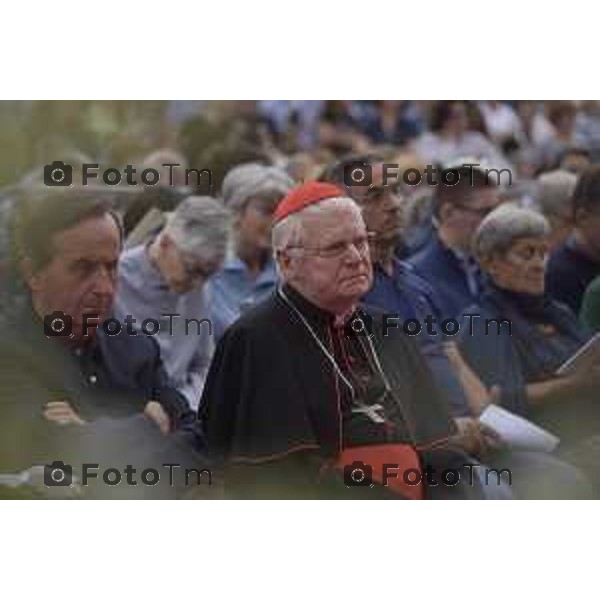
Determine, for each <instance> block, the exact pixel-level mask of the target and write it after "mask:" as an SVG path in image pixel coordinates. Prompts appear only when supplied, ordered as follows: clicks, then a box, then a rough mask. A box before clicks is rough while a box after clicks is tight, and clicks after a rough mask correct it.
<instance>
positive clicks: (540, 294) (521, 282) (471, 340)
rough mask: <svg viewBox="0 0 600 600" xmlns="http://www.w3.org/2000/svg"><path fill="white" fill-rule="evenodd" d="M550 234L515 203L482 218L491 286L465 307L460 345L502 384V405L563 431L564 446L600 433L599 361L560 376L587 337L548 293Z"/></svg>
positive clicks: (482, 254) (483, 260) (481, 257)
mask: <svg viewBox="0 0 600 600" xmlns="http://www.w3.org/2000/svg"><path fill="white" fill-rule="evenodd" d="M549 235H550V225H549V223H548V221H547V220H546V218H545V217H544V216H543V215H541V214H539V213H537V212H535V211H532V210H529V209H524V208H519V207H517V206H514V205H504V206H501V207H499V208H497V209H496V210H494V211H493V212H492V213H491V214H489V215H488V216H487V217H486V218H485V219H484V221H483V222H482V223H481V225H480V226H479V228H478V230H477V232H476V234H475V236H474V241H473V243H474V254H475V256H476V257H477V259H478V261H479V264H480V266H481V268H482V270H483V271H484V272H485V274H486V275H487V278H488V285H487V289H486V291H485V293H484V294H483V295H482V297H481V299H480V302H479V304H478V305H476V306H472V307H470V308H469V309H468V310H467V311H465V315H468V314H470V315H475V316H471V317H468V321H469V322H468V323H467V319H465V326H464V328H463V332H465V333H464V335H463V337H462V340H461V342H460V344H459V345H460V348H461V352H462V354H463V356H464V357H465V358H466V360H467V361H468V362H469V364H470V365H471V367H472V368H473V369H474V370H475V371H476V372H477V373H478V375H479V376H480V378H481V379H482V380H483V381H484V383H485V384H486V385H487V386H488V387H491V386H494V385H496V386H499V387H500V388H501V389H502V397H501V403H502V404H503V405H505V406H506V407H507V408H508V409H509V410H511V411H513V412H516V413H520V414H522V415H526V416H528V417H529V418H530V419H533V420H534V421H538V422H540V423H542V424H544V425H545V426H547V427H548V428H549V429H550V430H552V431H554V432H556V433H558V434H559V435H560V437H561V438H562V442H563V446H562V447H564V446H568V445H569V444H571V443H574V442H576V441H579V440H580V439H581V438H584V437H585V436H587V435H591V434H592V433H597V432H599V431H600V427H599V425H598V424H599V423H600V419H599V418H598V417H600V410H599V408H598V407H600V405H599V404H598V403H597V402H595V401H594V400H595V396H596V395H597V389H598V385H599V384H600V364H597V365H593V366H591V367H590V366H588V367H587V368H586V369H585V370H584V369H582V368H578V369H575V370H573V371H572V372H570V373H569V374H568V375H564V376H558V375H557V374H556V373H557V370H558V369H559V367H560V366H561V365H562V364H563V363H564V362H565V361H566V360H567V359H568V358H570V357H571V356H572V355H573V354H574V353H575V352H576V351H577V350H578V349H579V348H580V347H581V346H582V344H584V343H585V342H586V341H587V339H588V338H589V336H588V335H587V334H586V333H585V332H584V331H583V330H582V329H581V328H580V326H579V325H578V323H577V319H576V318H575V315H573V313H572V312H571V311H570V309H569V308H568V307H567V306H565V305H563V304H560V303H558V302H556V301H555V300H553V299H552V298H551V297H549V295H548V294H547V293H546V285H545V272H546V264H547V260H548V256H549V242H548V239H549ZM471 323H472V327H471V325H470V324H471Z"/></svg>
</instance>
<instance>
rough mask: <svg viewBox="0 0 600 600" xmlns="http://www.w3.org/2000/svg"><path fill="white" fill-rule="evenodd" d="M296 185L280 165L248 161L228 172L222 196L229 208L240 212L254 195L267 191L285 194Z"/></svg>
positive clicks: (224, 180)
mask: <svg viewBox="0 0 600 600" xmlns="http://www.w3.org/2000/svg"><path fill="white" fill-rule="evenodd" d="M294 185H295V183H294V181H293V179H292V178H291V177H290V176H289V175H288V174H287V173H286V172H285V171H284V170H283V169H280V168H279V167H267V166H265V165H261V164H258V163H247V164H244V165H239V166H237V167H234V168H233V169H231V170H230V171H229V172H228V173H227V175H226V176H225V178H224V179H223V185H222V186H221V197H222V198H223V202H225V205H226V206H227V207H228V208H230V209H231V210H232V211H234V212H238V211H241V210H243V209H244V208H245V206H246V203H247V202H248V200H250V199H251V198H252V197H254V196H258V195H260V194H266V193H275V194H280V195H281V196H284V195H285V194H287V193H288V192H289V191H290V190H291V189H292V188H293V187H294Z"/></svg>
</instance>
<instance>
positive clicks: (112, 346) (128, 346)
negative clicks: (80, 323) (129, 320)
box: [96, 328, 160, 362]
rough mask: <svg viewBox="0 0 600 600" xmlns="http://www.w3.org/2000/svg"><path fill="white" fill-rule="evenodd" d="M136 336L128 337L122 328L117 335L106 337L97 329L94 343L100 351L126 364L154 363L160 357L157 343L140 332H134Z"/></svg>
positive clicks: (101, 330)
mask: <svg viewBox="0 0 600 600" xmlns="http://www.w3.org/2000/svg"><path fill="white" fill-rule="evenodd" d="M136 334H137V335H129V334H128V333H127V330H126V329H125V328H122V330H121V332H120V333H119V334H118V335H107V334H106V333H105V332H104V331H103V329H98V333H97V334H96V343H97V345H98V346H99V347H100V349H101V350H103V351H105V352H108V353H110V354H111V355H113V356H114V357H117V356H118V357H121V359H122V360H124V361H127V362H130V361H135V362H146V361H155V360H156V359H157V358H158V357H159V356H160V347H159V345H158V342H157V341H156V340H155V339H154V338H153V337H152V336H150V335H146V334H145V333H142V332H141V331H137V330H136Z"/></svg>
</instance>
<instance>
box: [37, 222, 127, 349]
mask: <svg viewBox="0 0 600 600" xmlns="http://www.w3.org/2000/svg"><path fill="white" fill-rule="evenodd" d="M53 242H54V250H55V252H54V256H53V258H52V260H51V261H50V263H49V264H48V265H46V266H45V267H44V268H43V269H42V270H40V271H38V272H36V273H29V274H28V275H27V284H28V286H29V289H30V290H31V298H32V302H33V306H34V308H35V310H36V312H37V313H38V315H39V316H40V317H41V318H43V317H44V316H46V315H49V314H50V313H52V312H54V311H62V312H64V313H65V314H67V315H70V316H71V317H72V318H73V338H71V339H72V340H74V341H80V340H82V339H84V337H83V327H82V325H83V315H84V314H88V315H99V318H100V322H102V321H103V320H104V319H106V318H107V317H108V316H109V314H110V311H111V308H112V303H113V299H114V295H115V291H116V277H117V261H118V259H119V253H120V251H121V239H120V234H119V229H118V227H117V224H116V223H115V220H114V219H113V218H112V217H111V216H110V215H108V214H106V215H103V216H101V217H92V218H89V219H86V220H85V221H82V222H81V223H79V224H77V225H75V226H74V227H71V228H70V229H66V230H65V231H61V232H60V233H58V234H56V235H55V236H54V238H53ZM90 323H97V321H95V320H90ZM95 331H96V329H95V328H94V327H90V328H89V330H88V334H89V337H90V338H91V337H93V335H94V334H95ZM88 339H89V338H88Z"/></svg>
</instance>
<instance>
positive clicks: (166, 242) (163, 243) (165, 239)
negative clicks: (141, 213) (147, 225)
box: [158, 233, 173, 250]
mask: <svg viewBox="0 0 600 600" xmlns="http://www.w3.org/2000/svg"><path fill="white" fill-rule="evenodd" d="M172 245H173V240H172V239H171V238H170V236H169V234H168V233H161V234H160V236H159V238H158V247H159V248H160V249H161V250H166V249H167V248H169V247H170V246H172Z"/></svg>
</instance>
